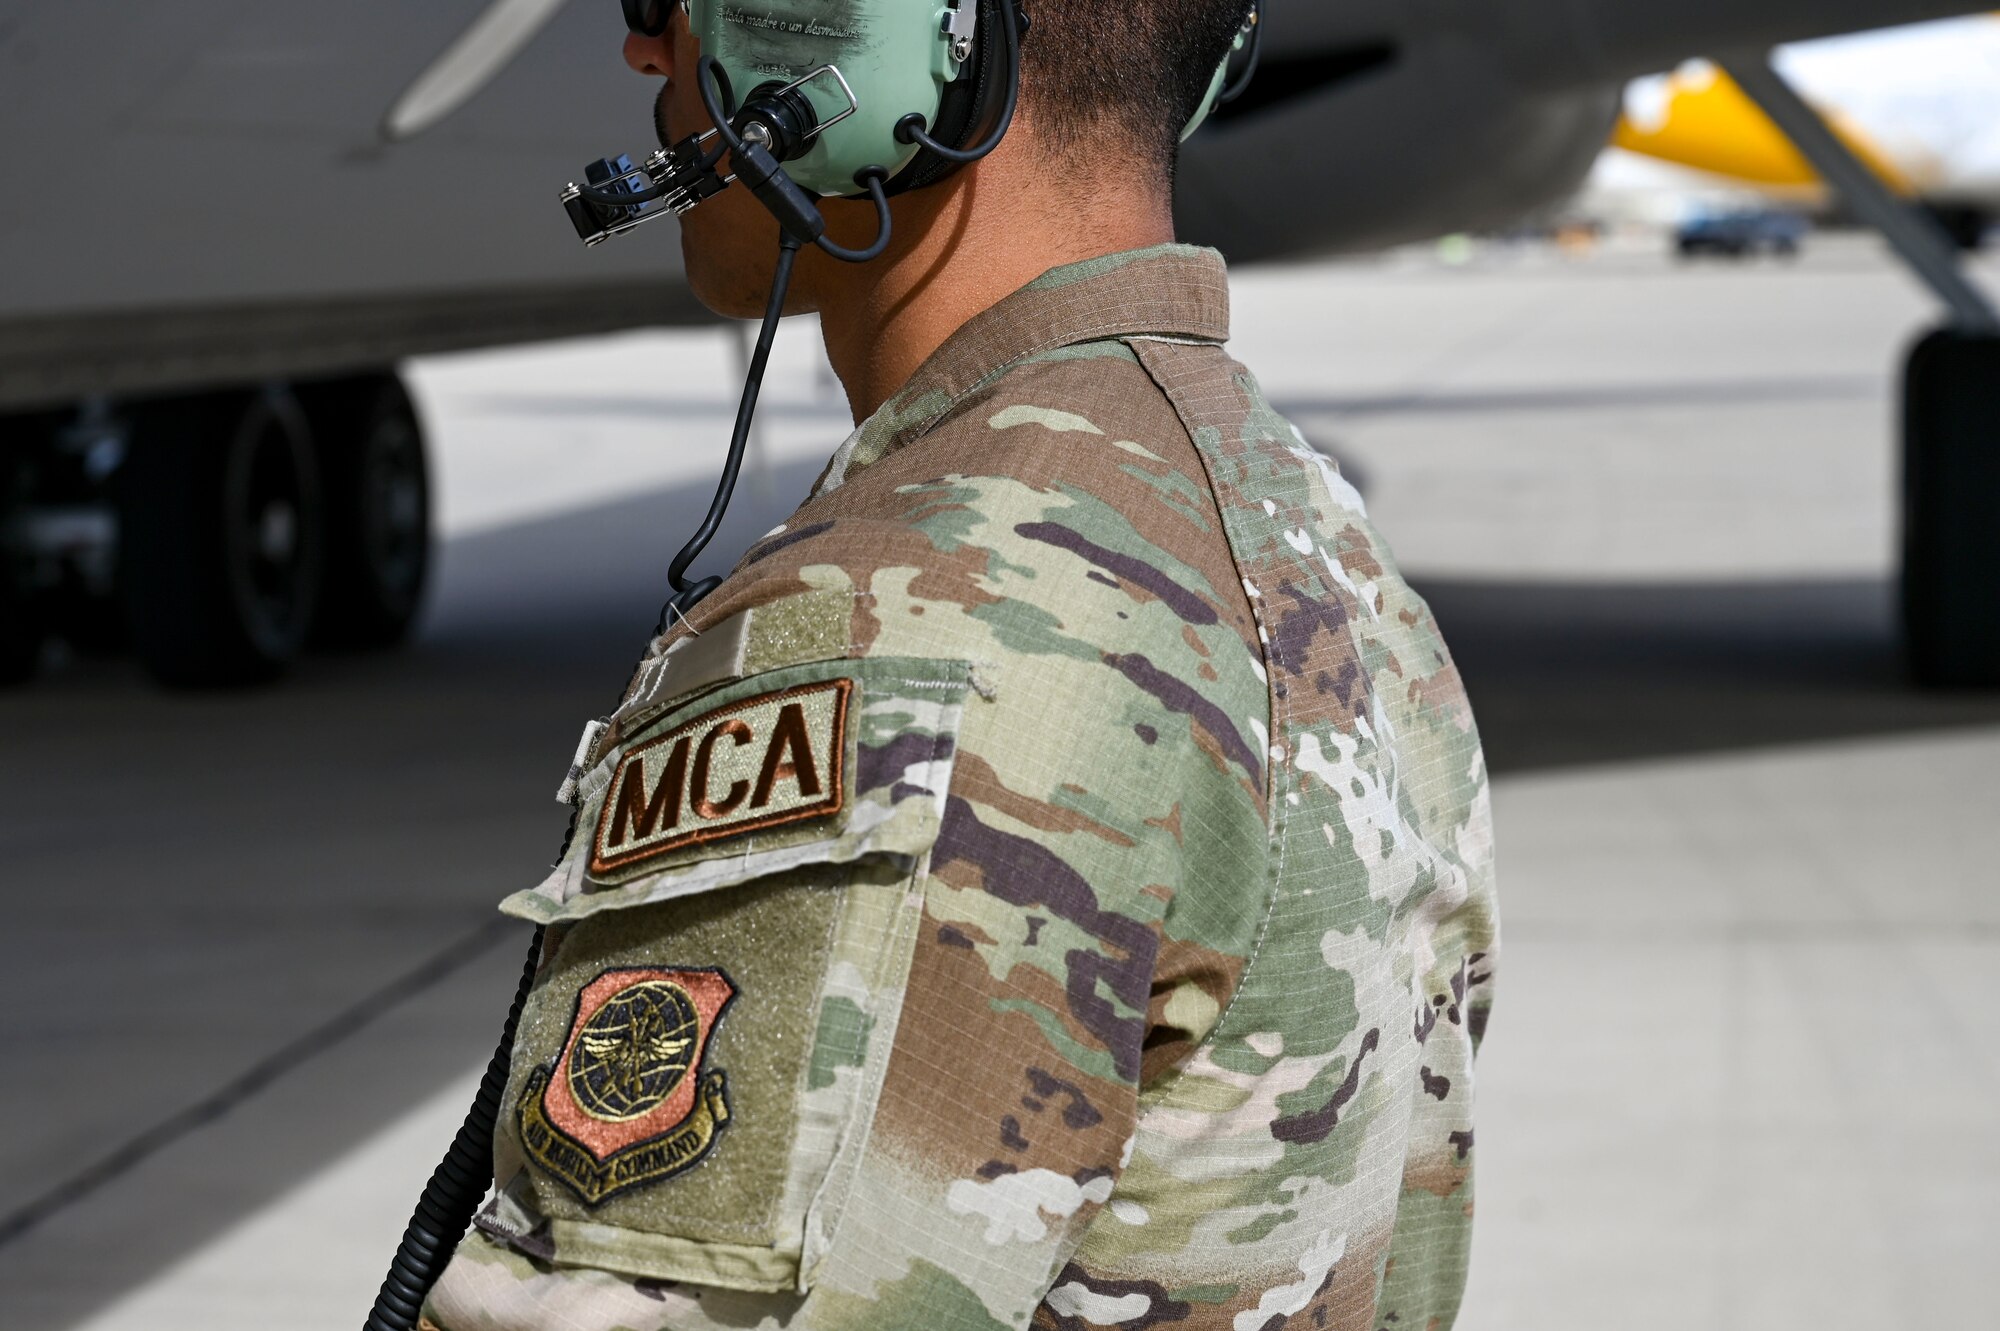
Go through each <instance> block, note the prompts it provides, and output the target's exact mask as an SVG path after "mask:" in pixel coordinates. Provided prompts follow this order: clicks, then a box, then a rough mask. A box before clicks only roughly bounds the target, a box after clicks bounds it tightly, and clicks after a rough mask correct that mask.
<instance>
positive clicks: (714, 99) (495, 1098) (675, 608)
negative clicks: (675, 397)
mask: <svg viewBox="0 0 2000 1331" xmlns="http://www.w3.org/2000/svg"><path fill="white" fill-rule="evenodd" d="M1004 3H1005V0H1003V4H1004ZM1007 31H1008V49H1009V51H1010V53H1011V55H1012V56H1013V60H1014V65H1015V83H1016V85H1018V82H1019V63H1020V62H1019V40H1018V33H1017V32H1016V31H1015V29H1014V28H1013V27H1012V26H1011V24H1010V25H1007ZM711 74H712V75H713V76H714V79H715V83H716V85H718V87H711V85H710V82H709V78H710V75H711ZM699 78H700V84H701V94H702V100H703V101H704V102H705V103H706V104H707V109H708V111H709V114H710V118H711V119H712V120H713V121H714V123H715V126H716V130H717V133H718V136H719V137H720V139H721V141H722V143H721V146H720V147H718V148H716V149H715V150H714V152H713V153H712V154H710V155H709V156H708V157H706V158H705V159H704V167H705V168H710V169H712V168H713V166H714V165H715V163H716V162H717V161H719V160H720V158H721V155H722V153H723V152H724V151H730V152H735V153H739V154H740V153H743V152H744V151H745V145H744V143H743V140H742V139H741V138H740V137H739V136H738V135H737V133H736V132H735V130H734V128H733V127H732V126H731V124H730V120H729V116H730V103H731V102H733V100H734V99H733V97H732V96H731V94H730V90H729V84H728V78H727V76H726V75H725V74H724V73H723V71H722V69H721V67H720V66H719V65H715V63H714V61H713V60H712V58H710V57H704V58H703V59H702V61H701V71H700V76H699ZM718 92H719V96H718ZM1013 102H1014V97H1013V95H1012V92H1010V94H1009V97H1008V105H1007V111H1006V114H1005V116H1004V117H1003V120H1002V125H1001V129H1000V130H999V131H998V132H997V133H996V134H995V135H994V139H993V142H994V143H996V144H997V143H998V142H999V135H1000V134H1001V133H1004V132H1005V125H1006V122H1007V121H1011V119H1012V117H1013ZM987 151H991V147H990V146H989V147H988V148H987ZM968 160H969V159H968ZM887 176H888V173H887V172H886V171H885V170H883V169H882V168H880V167H869V168H866V169H864V170H863V171H861V172H860V173H859V174H857V175H856V177H855V183H857V184H859V185H861V186H862V187H863V188H864V189H866V190H867V191H868V194H869V197H870V198H872V199H873V200H874V201H875V208H876V213H877V216H878V217H879V219H880V221H879V229H878V232H877V234H876V237H875V241H874V243H873V244H871V245H870V246H868V248H866V249H861V250H849V249H844V248H842V247H841V246H839V245H835V244H833V243H832V242H831V241H828V240H827V239H826V238H825V237H824V236H823V235H821V236H816V237H815V238H814V242H815V243H816V244H817V245H818V246H819V247H820V248H821V249H823V250H825V251H826V252H827V253H828V254H830V255H832V256H833V257H834V258H836V259H840V260H842V261H844V262H847V263H866V262H868V261H869V260H871V259H875V258H879V257H880V256H881V255H882V253H883V252H884V251H885V250H887V249H888V247H889V238H890V216H889V200H888V196H887V192H886V191H885V189H884V187H883V186H884V181H885V180H886V179H887ZM642 193H643V192H642ZM651 197H657V194H654V195H652V196H651ZM644 201H645V199H644V198H643V197H642V194H641V193H634V194H620V195H615V196H613V197H611V198H608V199H606V200H605V202H617V203H637V202H644ZM780 220H781V221H782V220H783V219H782V218H781V219H780ZM801 248H802V241H801V239H800V238H799V236H798V235H796V234H794V232H793V230H792V229H791V228H788V227H785V226H780V228H779V240H778V263H777V268H776V270H775V271H774V272H773V274H772V277H771V292H770V296H769V298H768V299H767V300H766V302H765V307H764V321H763V324H762V325H761V326H760V327H759V329H758V332H757V346H756V350H755V351H754V352H753V353H752V354H751V357H750V371H749V374H748V375H746V376H745V378H744V382H743V396H742V399H741V400H740V401H739V402H738V403H737V407H736V428H735V430H734V431H733V432H732V433H731V435H730V438H729V453H728V456H727V457H726V458H725V460H724V462H723V467H722V478H721V479H720V480H719V481H718V482H717V483H716V487H715V496H714V498H713V499H711V500H710V501H709V506H708V514H707V516H705V517H704V518H703V519H702V522H701V526H700V527H698V528H697V529H696V530H695V534H694V535H693V536H692V537H690V538H689V539H688V541H687V543H686V544H685V545H683V546H682V547H681V550H680V553H679V554H677V555H675V556H674V560H673V563H672V564H670V565H668V568H667V581H668V583H669V584H670V585H671V586H672V588H673V592H674V594H673V596H672V597H671V598H669V599H668V601H667V603H666V604H665V605H663V606H662V607H661V608H660V618H659V621H658V623H656V624H655V625H654V627H653V635H654V636H655V637H658V636H659V635H660V634H661V633H664V632H665V631H666V628H667V625H668V622H669V621H670V620H671V619H673V618H675V617H678V618H681V619H686V618H687V616H688V613H689V612H690V611H692V610H693V609H694V607H695V606H696V605H697V604H699V603H700V602H701V600H702V598H704V597H706V596H707V595H708V594H709V593H711V592H713V591H714V590H715V589H716V588H717V587H719V586H721V585H722V579H721V578H719V577H714V576H710V577H706V578H702V579H700V580H698V581H689V580H688V576H687V574H688V569H689V567H690V566H691V565H692V564H693V563H694V561H695V560H696V559H698V558H699V557H700V556H701V553H702V551H703V550H705V549H707V548H708V544H709V542H710V541H712V540H714V539H715V534H716V532H717V531H719V530H720V529H721V527H722V519H723V515H724V514H725V513H726V512H727V511H728V509H729V501H730V499H731V498H732V497H733V496H734V494H735V492H736V482H737V478H738V477H739V476H740V475H741V474H742V471H743V459H744V455H745V453H746V452H747V451H748V448H749V443H750V427H751V425H752V424H753V423H754V422H755V420H756V415H757V399H758V396H759V394H760V393H761V392H762V390H763V386H764V372H765V370H766V369H767V368H768V367H769V365H770V361H771V346H772V343H773V342H774V341H775V340H776V338H777V332H778V323H779V321H780V320H781V319H782V318H783V317H784V313H785V301H786V298H787V297H788V296H789V295H790V293H791V286H792V271H793V268H794V266H795V265H796V263H797V261H798V256H799V250H800V249H801ZM577 812H578V811H576V810H573V811H572V812H571V816H570V824H569V831H568V833H567V834H566V835H565V836H564V839H563V848H562V853H561V854H560V855H558V856H557V857H556V858H557V861H558V862H560V861H561V860H562V858H563V856H565V855H567V854H568V853H569V849H570V843H571V841H572V840H573V839H574V838H575V836H576V830H577ZM542 937H543V935H542V931H541V930H540V929H537V930H536V931H535V936H534V940H533V942H532V944H531V945H530V946H529V949H528V961H527V964H526V966H525V967H524V968H523V969H522V972H521V984H520V987H519V989H517V990H516V991H515V994H514V1003H513V1006H512V1007H510V1008H508V1010H507V1021H506V1023H505V1025H504V1026H503V1027H502V1028H501V1032H500V1043H499V1045H498V1047H496V1048H495V1049H494V1051H493V1057H492V1059H491V1060H489V1061H488V1063H487V1065H486V1072H485V1075H483V1076H482V1077H481V1078H480V1079H479V1091H478V1093H477V1094H476V1095H474V1097H473V1100H472V1106H471V1108H469V1109H467V1110H466V1114H465V1120H464V1121H463V1122H462V1123H460V1124H459V1127H458V1132H457V1134H456V1135H455V1136H454V1137H453V1138H452V1142H451V1146H450V1148H449V1149H448V1150H447V1151H446V1152H445V1156H444V1159H443V1160H441V1161H439V1162H438V1167H437V1169H436V1170H434V1171H433V1172H432V1174H431V1177H430V1181H429V1182H427V1183H426V1184H425V1185H424V1191H423V1195H422V1196H421V1197H420V1198H418V1200H417V1206H416V1210H415V1211H414V1212H413V1213H412V1214H411V1216H410V1222H409V1224H408V1225H407V1226H406V1227H405V1228H404V1230H403V1239H402V1242H401V1243H399V1244H398V1245H397V1246H396V1255H395V1257H394V1258H392V1259H391V1261H390V1264H389V1273H388V1275H387V1276H385V1277H384V1278H383V1280H382V1288H381V1289H380V1290H379V1291H377V1293H376V1295H375V1304H374V1307H372V1308H371V1309H370V1310H369V1313H368V1320H367V1322H366V1323H365V1324H364V1331H415V1328H416V1325H417V1322H418V1320H419V1319H420V1318H421V1317H422V1315H423V1306H424V1300H425V1298H426V1297H428V1296H429V1294H430V1291H431V1287H432V1286H433V1285H435V1284H436V1283H437V1279H438V1277H439V1276H440V1275H442V1274H443V1273H444V1268H445V1267H446V1265H447V1264H449V1263H450V1261H451V1258H452V1254H453V1253H454V1252H455V1251H457V1247H458V1241H459V1240H460V1239H461V1238H463V1237H464V1235H465V1231H466V1227H467V1226H468V1225H470V1224H471V1223H472V1215H473V1212H474V1211H476V1210H477V1209H478V1208H479V1203H480V1202H481V1201H482V1200H483V1199H484V1198H485V1196H486V1190H487V1186H488V1183H489V1182H490V1180H491V1179H492V1176H493V1131H494V1128H495V1125H497V1124H498V1122H499V1120H500V1102H501V1099H502V1097H504V1096H505V1095H506V1092H507V1078H508V1075H509V1071H510V1069H511V1067H512V1064H513V1060H514V1035H515V1032H516V1030H517V1029H518V1028H519V1026H520V1024H521V1012H522V1010H523V1009H524V1008H525V1007H526V1006H527V1002H528V995H529V994H530V993H531V992H532V991H533V989H534V983H535V974H536V972H537V971H538V970H539V969H540V966H541V954H542Z"/></svg>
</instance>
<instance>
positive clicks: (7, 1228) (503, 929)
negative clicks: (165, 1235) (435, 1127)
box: [0, 918, 522, 1248]
mask: <svg viewBox="0 0 2000 1331" xmlns="http://www.w3.org/2000/svg"><path fill="white" fill-rule="evenodd" d="M521 927H522V926H521V925H520V924H519V923H518V922H517V921H515V920H511V919H506V918H497V919H491V920H488V921H486V922H485V923H483V924H481V925H480V926H479V927H478V928H476V929H474V930H472V931H471V932H469V933H466V934H462V935H460V936H459V937H458V938H456V939H454V940H453V941H452V942H450V943H448V944H446V945H445V946H444V947H443V948H441V949H439V950H438V951H437V952H434V953H432V954H431V955H430V956H428V957H426V958H424V959H423V960H422V961H421V962H419V963H418V964H417V965H416V966H415V967H414V968H412V969H410V970H408V971H405V972H404V973H403V974H401V975H399V976H397V977H396V978H395V979H393V980H390V981H389V982H388V983H387V984H384V985H382V986H381V987H380V988H378V989H376V990H374V991H373V992H371V993H369V994H367V995H366V996H364V997H363V998H362V999H361V1000H360V1001H359V1002H356V1003H354V1004H352V1005H350V1006H348V1007H346V1008H343V1009H342V1010H341V1011H339V1012H337V1013H335V1014H334V1015H333V1016H331V1017H329V1018H328V1019H327V1020H325V1021H323V1022H321V1023H320V1024H319V1025H317V1026H315V1027H313V1028H312V1029H311V1030H309V1031H307V1032H306V1033H305V1034H303V1035H301V1036H298V1037H297V1038H295V1039H293V1040H291V1041H289V1042H287V1043H286V1044H284V1045H281V1046H280V1047H279V1048H278V1049H277V1050H275V1051H274V1052H272V1053H270V1054H268V1055H266V1056H265V1057H264V1058H262V1059H260V1060H258V1061H257V1062H256V1063H254V1064H252V1065H251V1066H250V1067H249V1068H247V1069H245V1070H244V1071H243V1072H241V1073H239V1074H237V1075H236V1076H235V1077H233V1078H231V1079H230V1080H229V1081H227V1082H224V1083H223V1084H222V1086H220V1087H219V1088H217V1089H216V1090H215V1091H213V1092H211V1093H210V1094H208V1095H206V1096H204V1097H202V1098H201V1099H199V1100H197V1101H195V1102H194V1103H193V1104H191V1105H188V1106H187V1107H186V1108H183V1109H181V1110H178V1111H176V1112H175V1113H173V1114H170V1115H168V1116H167V1117H166V1118H164V1119H161V1120H160V1121H159V1122H157V1123H155V1124H154V1125H153V1126H151V1127H149V1128H146V1129H144V1130H143V1131H141V1132H139V1133H137V1134H136V1135H134V1136H132V1137H130V1138H128V1139H127V1140H126V1141H125V1142H123V1143H122V1144H121V1145H119V1146H117V1147H115V1148H114V1149H112V1150H111V1151H110V1152H108V1153H107V1154H105V1155H104V1156H102V1157H100V1158H99V1159H98V1160H96V1161H95V1162H94V1163H92V1164H90V1165H89V1166H87V1167H85V1168H84V1169H82V1170H79V1171H78V1172H77V1173H75V1174H72V1175H70V1176H69V1177H68V1178H66V1179H64V1180H62V1181H61V1182H59V1183H57V1184H56V1185H55V1186H53V1187H51V1188H49V1189H47V1190H45V1191H44V1192H43V1193H42V1194H41V1195H40V1196H38V1197H35V1198H33V1199H32V1200H30V1201H29V1202H28V1203H26V1204H25V1205H23V1206H20V1207H18V1208H16V1209H15V1210H13V1211H11V1212H9V1213H8V1214H7V1215H5V1216H4V1217H0V1248H4V1247H6V1246H7V1245H8V1244H10V1243H12V1242H14V1241H15V1240H16V1239H19V1238H22V1237H24V1236H25V1235H27V1234H28V1233H30V1232H31V1231H33V1230H34V1229H36V1228H37V1227H39V1226H40V1225H41V1224H43V1223H44V1222H45V1221H47V1220H49V1219H50V1218H52V1217H53V1216H55V1215H57V1214H58V1213H59V1212H62V1211H65V1210H67V1209H68V1208H70V1207H71V1206H74V1205H75V1204H77V1203H78V1202H80V1201H82V1200H83V1199H84V1198H86V1197H88V1196H90V1195H91V1194H92V1193H95V1192H96V1191H98V1189H100V1188H102V1187H104V1186H105V1185H106V1184H108V1183H111V1182H112V1181H114V1180H116V1179H117V1178H119V1177H120V1176H121V1175H124V1174H127V1173H129V1172H131V1171H132V1170H133V1169H135V1168H137V1167H138V1166H139V1165H141V1164H143V1163H145V1162H146V1161H147V1160H149V1159H151V1158H152V1157H153V1156H155V1155H158V1154H159V1153H160V1152H161V1151H164V1150H165V1149H166V1148H167V1147H169V1146H172V1145H173V1144H174V1143H176V1142H178V1141H180V1140H181V1139H182V1138H185V1137H188V1136H191V1135H192V1134H194V1133H195V1132H198V1131H200V1130H201V1129H202V1128H205V1127H207V1126H208V1125H209V1124H211V1123H215V1122H217V1121H219V1120H221V1119H223V1118H225V1117H227V1116H228V1115H229V1114H231V1113H233V1112H234V1111H235V1110H237V1109H238V1108H240V1107H241V1106H243V1105H244V1104H246V1103H247V1102H248V1101H250V1100H251V1099H252V1098H254V1097H255V1096H257V1095H258V1094H259V1093H260V1092H262V1091H264V1090H266V1089H267V1088H269V1087H270V1086H272V1085H273V1084H275V1083H276V1082H278V1081H279V1080H280V1079H282V1078H283V1077H285V1076H286V1075H287V1074H289V1073H291V1072H294V1071H296V1070H297V1069H299V1068H301V1067H303V1066H304V1065H305V1064H307V1063H309V1062H311V1061H312V1060H313V1059H314V1058H316V1057H318V1056H319V1055H320V1054H323V1053H326V1052H327V1051H329V1050H331V1049H332V1048H334V1047H335V1046H336V1045H339V1044H341V1043H343V1042H345V1041H346V1040H348V1039H350V1038H352V1037H353V1036H355V1035H357V1034H359V1033H360V1032H361V1031H363V1030H365V1029H366V1028H367V1027H369V1026H370V1025H372V1024H374V1022H375V1021H376V1019H377V1018H379V1017H381V1016H383V1015H384V1014H386V1013H388V1012H389V1011H391V1010H392V1009H394V1008H396V1007H399V1006H400V1005H402V1004H403V1003H406V1002H408V1001H409V1000H411V999H413V998H415V997H417V996H418V995H419V994H421V993H423V992H424V991H425V990H427V989H430V988H433V987H435V986H436V985H437V984H439V983H440V982H442V981H443V980H445V979H447V978H449V977H450V976H451V975H453V974H455V973H456V972H458V971H460V970H463V969H464V968H465V967H466V966H468V965H470V964H471V963H472V962H473V961H476V960H477V959H478V958H480V957H481V956H483V955H485V954H486V953H487V952H489V951H491V950H492V949H493V947H494V946H495V945H497V944H498V943H499V942H500V940H501V939H503V938H510V937H513V936H514V935H515V934H516V933H518V932H519V931H520V929H521Z"/></svg>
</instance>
